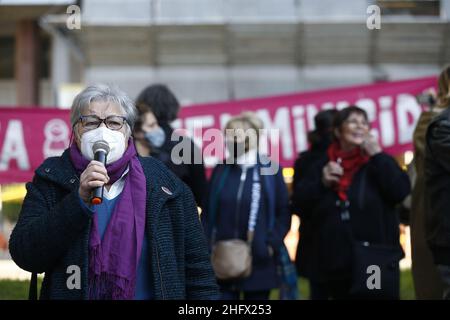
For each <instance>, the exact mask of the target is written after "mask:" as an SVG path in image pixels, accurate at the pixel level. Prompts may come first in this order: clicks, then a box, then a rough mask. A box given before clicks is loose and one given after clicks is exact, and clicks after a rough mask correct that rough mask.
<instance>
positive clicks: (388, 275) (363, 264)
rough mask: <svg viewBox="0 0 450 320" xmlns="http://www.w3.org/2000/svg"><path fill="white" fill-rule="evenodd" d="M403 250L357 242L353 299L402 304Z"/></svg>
mask: <svg viewBox="0 0 450 320" xmlns="http://www.w3.org/2000/svg"><path fill="white" fill-rule="evenodd" d="M403 256H404V254H403V250H402V249H401V247H399V246H391V245H383V244H371V243H368V242H356V241H355V242H354V245H353V260H352V287H351V289H350V294H351V296H354V297H357V298H361V299H388V300H398V299H399V297H400V292H399V287H400V269H399V266H398V263H399V261H400V260H401V259H402V258H403Z"/></svg>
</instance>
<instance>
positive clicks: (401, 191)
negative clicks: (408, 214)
mask: <svg viewBox="0 0 450 320" xmlns="http://www.w3.org/2000/svg"><path fill="white" fill-rule="evenodd" d="M369 129H370V127H369V122H368V118H367V114H366V112H365V111H364V110H363V109H361V108H358V107H357V106H349V107H347V108H344V109H342V110H341V111H339V112H338V113H337V114H336V116H335V117H334V120H333V134H334V141H333V142H332V143H331V144H330V146H329V147H328V149H327V152H326V154H323V155H322V157H320V159H318V160H317V161H316V163H315V164H314V165H311V166H310V167H309V172H308V173H306V174H305V176H304V178H303V179H301V181H300V182H299V183H298V185H297V186H296V190H295V194H296V203H297V208H296V209H297V210H298V212H300V213H301V214H307V215H308V217H307V218H308V219H310V221H311V225H312V227H311V228H314V230H316V231H315V234H314V239H313V244H314V250H313V252H314V258H313V259H312V260H313V261H312V268H313V269H314V270H315V272H314V273H313V274H312V276H313V280H314V281H317V282H320V283H322V285H323V286H324V287H325V288H326V290H327V292H328V294H329V296H330V297H331V298H334V299H348V298H361V296H358V295H357V294H355V293H354V292H353V291H352V284H353V283H352V281H353V279H354V278H355V277H354V276H355V275H356V273H355V272H359V271H360V270H354V268H353V262H354V261H355V260H354V259H355V250H354V248H355V244H356V243H370V244H376V245H377V244H379V245H383V246H389V247H393V248H394V249H395V250H396V252H399V253H401V252H402V250H401V246H400V242H399V240H400V239H399V221H398V217H397V216H396V214H395V206H396V205H397V204H398V203H400V202H401V201H402V200H403V199H404V198H405V197H406V196H407V195H408V194H409V192H410V182H409V179H408V176H407V175H406V173H404V172H403V171H402V169H401V168H400V167H399V166H398V164H397V163H396V162H395V160H394V159H393V158H392V157H390V156H388V155H387V154H385V153H383V152H382V150H381V147H380V145H379V144H378V141H377V139H376V138H375V137H374V136H372V135H371V134H370V132H369ZM380 226H381V227H380ZM399 256H400V254H399ZM398 260H400V257H399V258H398ZM397 262H398V261H397ZM376 264H379V265H381V261H379V262H377V263H376ZM396 268H397V271H398V273H399V270H398V268H399V266H398V263H397V264H396ZM399 280H400V279H399V277H398V278H397V279H394V283H393V285H395V288H394V289H396V292H397V293H396V295H398V292H399ZM380 294H381V292H380ZM397 298H398V297H397Z"/></svg>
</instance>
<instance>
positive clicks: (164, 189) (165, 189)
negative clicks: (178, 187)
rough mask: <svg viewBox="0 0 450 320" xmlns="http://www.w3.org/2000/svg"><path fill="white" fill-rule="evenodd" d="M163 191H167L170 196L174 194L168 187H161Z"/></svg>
mask: <svg viewBox="0 0 450 320" xmlns="http://www.w3.org/2000/svg"><path fill="white" fill-rule="evenodd" d="M161 189H162V191H164V192H165V193H167V194H168V195H169V196H171V195H172V191H170V190H169V189H167V188H166V187H161Z"/></svg>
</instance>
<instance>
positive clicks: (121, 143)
mask: <svg viewBox="0 0 450 320" xmlns="http://www.w3.org/2000/svg"><path fill="white" fill-rule="evenodd" d="M99 140H104V141H106V142H107V143H108V145H109V149H110V150H109V153H108V156H107V157H106V164H110V163H112V162H114V161H116V160H119V159H120V158H121V157H122V155H123V154H124V152H125V136H124V135H123V133H122V132H120V131H116V130H111V129H108V128H106V127H98V128H97V129H94V130H90V131H87V132H85V133H83V135H82V136H81V154H82V155H83V156H84V157H85V158H86V159H88V160H93V159H94V152H93V151H92V146H93V145H94V143H96V142H97V141H99Z"/></svg>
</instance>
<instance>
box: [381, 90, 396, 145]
mask: <svg viewBox="0 0 450 320" xmlns="http://www.w3.org/2000/svg"><path fill="white" fill-rule="evenodd" d="M392 100H393V99H392V97H380V98H379V101H380V108H381V112H380V128H383V130H381V144H382V145H383V146H385V147H390V146H393V145H394V143H395V130H394V129H395V127H394V119H393V117H392V112H391V106H392Z"/></svg>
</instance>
